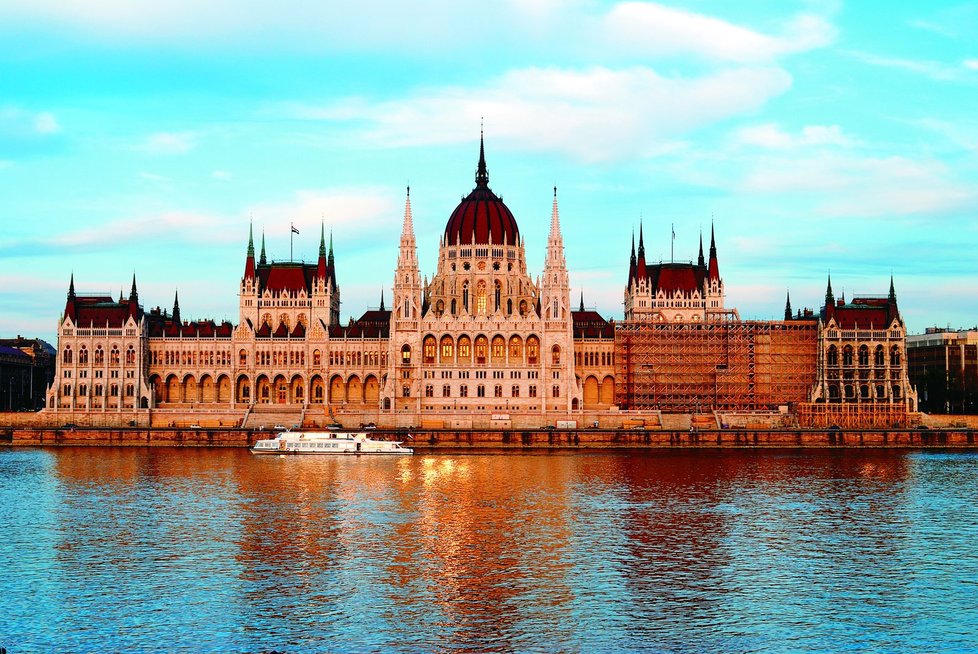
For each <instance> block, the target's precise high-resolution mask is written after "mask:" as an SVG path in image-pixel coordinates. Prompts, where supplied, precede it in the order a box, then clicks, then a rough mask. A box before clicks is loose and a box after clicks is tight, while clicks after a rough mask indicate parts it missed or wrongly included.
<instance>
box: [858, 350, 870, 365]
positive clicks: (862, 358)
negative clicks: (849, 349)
mask: <svg viewBox="0 0 978 654" xmlns="http://www.w3.org/2000/svg"><path fill="white" fill-rule="evenodd" d="M859 365H861V366H868V365H869V348H868V347H866V346H865V345H860V346H859Z"/></svg>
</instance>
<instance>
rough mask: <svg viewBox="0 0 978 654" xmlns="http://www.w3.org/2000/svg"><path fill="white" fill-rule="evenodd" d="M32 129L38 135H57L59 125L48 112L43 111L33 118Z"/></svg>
mask: <svg viewBox="0 0 978 654" xmlns="http://www.w3.org/2000/svg"><path fill="white" fill-rule="evenodd" d="M34 129H35V130H37V133H38V134H57V133H58V132H60V131H61V125H59V124H58V121H57V119H56V118H55V117H54V114H52V113H51V112H50V111H44V112H41V113H39V114H37V116H35V117H34Z"/></svg>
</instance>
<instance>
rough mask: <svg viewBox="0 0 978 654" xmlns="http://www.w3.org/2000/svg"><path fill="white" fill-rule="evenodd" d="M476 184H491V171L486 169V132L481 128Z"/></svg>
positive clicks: (482, 185)
mask: <svg viewBox="0 0 978 654" xmlns="http://www.w3.org/2000/svg"><path fill="white" fill-rule="evenodd" d="M475 185H476V186H478V187H483V188H484V187H488V186H489V171H488V170H487V169H486V146H485V134H484V132H483V131H482V130H481V129H480V130H479V168H478V169H477V170H476V171H475Z"/></svg>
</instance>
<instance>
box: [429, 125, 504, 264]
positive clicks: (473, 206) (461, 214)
mask: <svg viewBox="0 0 978 654" xmlns="http://www.w3.org/2000/svg"><path fill="white" fill-rule="evenodd" d="M519 238H520V230H519V227H517V226H516V219H515V218H513V212H512V211H510V210H509V208H508V207H507V206H506V205H505V204H503V201H502V200H501V199H499V197H497V196H496V194H495V193H493V192H492V190H490V188H489V173H488V172H487V170H486V156H485V148H484V147H483V144H482V143H481V141H480V143H479V168H478V170H477V171H476V174H475V189H474V190H473V191H472V192H471V193H469V195H468V197H466V198H465V199H464V200H462V202H461V203H460V204H459V205H458V207H456V208H455V211H453V212H452V217H451V218H449V219H448V225H446V226H445V242H446V243H447V244H448V245H489V244H491V245H503V244H509V245H515V244H517V243H518V242H519Z"/></svg>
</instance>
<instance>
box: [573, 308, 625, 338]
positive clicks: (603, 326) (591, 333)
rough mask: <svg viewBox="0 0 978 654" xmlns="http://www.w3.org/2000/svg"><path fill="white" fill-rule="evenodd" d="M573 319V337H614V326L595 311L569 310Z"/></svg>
mask: <svg viewBox="0 0 978 654" xmlns="http://www.w3.org/2000/svg"><path fill="white" fill-rule="evenodd" d="M571 319H572V320H573V321H574V338H607V339H614V337H615V326H614V323H610V322H608V321H607V320H605V319H604V317H602V315H601V314H600V313H598V312H597V311H571Z"/></svg>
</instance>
